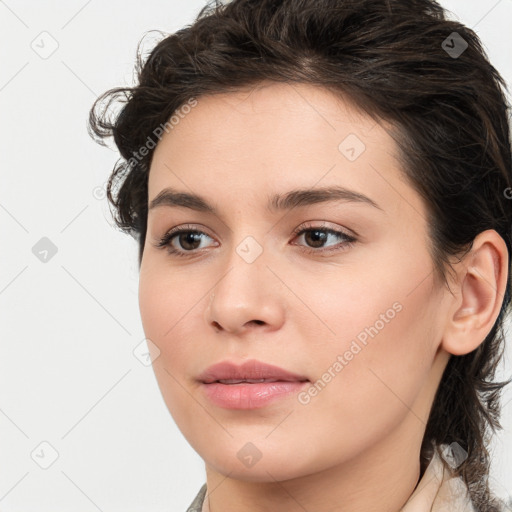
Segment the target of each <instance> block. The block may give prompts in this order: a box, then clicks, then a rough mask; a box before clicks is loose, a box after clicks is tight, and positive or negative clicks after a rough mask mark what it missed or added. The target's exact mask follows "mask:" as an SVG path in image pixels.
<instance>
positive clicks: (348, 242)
mask: <svg viewBox="0 0 512 512" xmlns="http://www.w3.org/2000/svg"><path fill="white" fill-rule="evenodd" d="M312 231H323V232H325V233H328V234H332V235H336V236H338V237H339V238H344V239H345V241H344V242H341V243H340V244H338V246H337V247H338V248H337V249H336V248H330V249H322V248H321V249H313V248H310V249H306V248H304V246H299V247H302V249H301V250H303V251H304V252H306V253H310V254H313V253H314V254H318V253H325V252H337V251H340V250H341V251H345V250H347V249H349V248H350V247H352V246H353V245H354V243H356V242H357V238H355V237H354V236H352V235H349V234H347V233H345V232H344V231H339V230H336V229H331V228H327V227H325V226H324V225H322V226H311V225H307V226H299V227H298V228H297V229H295V230H294V231H293V234H294V235H295V236H296V237H297V236H300V235H302V234H304V233H308V232H312ZM182 233H198V234H203V235H206V236H209V235H208V234H207V233H205V232H204V231H199V230H197V229H194V228H192V227H191V226H183V227H179V228H173V229H171V230H169V231H168V232H167V233H165V235H164V236H163V237H162V238H161V239H160V240H159V241H158V243H157V244H156V247H157V248H162V249H163V248H167V251H168V253H169V254H171V255H173V256H179V257H190V256H191V255H193V254H197V251H198V249H193V250H191V251H180V250H177V249H175V248H174V247H173V246H172V245H171V241H172V239H173V238H175V237H177V236H178V235H180V234H182ZM210 238H211V237H210ZM340 246H341V248H340ZM335 247H336V246H335Z"/></svg>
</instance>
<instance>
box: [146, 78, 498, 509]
mask: <svg viewBox="0 0 512 512" xmlns="http://www.w3.org/2000/svg"><path fill="white" fill-rule="evenodd" d="M388 128H389V127H387V126H386V125H385V124H384V123H376V122H375V121H374V120H372V119H371V118H369V117H368V116H366V115H364V114H362V113H360V112H358V111H357V110H355V108H354V107H353V106H351V104H350V103H348V102H346V101H344V100H342V99H340V98H339V97H335V96H334V95H333V94H331V93H330V92H328V91H325V90H323V89H320V88H318V87H314V86H310V85H305V84H300V85H298V84H294V85H289V84H277V83H263V84H260V85H259V86H258V87H253V88H251V89H247V90H244V91H240V92H236V93H234V92H230V93H226V94H220V95H212V96H203V97H200V98H198V104H197V106H195V107H194V108H193V109H191V111H190V113H188V114H187V115H186V116H184V118H183V119H181V120H180V122H179V124H177V125H176V126H174V128H173V129H172V130H171V131H169V133H165V134H164V136H163V137H162V139H161V141H160V142H159V143H158V145H157V147H156V149H155V153H154V155H153V160H152V165H151V169H150V174H149V182H148V186H149V191H148V200H149V201H151V200H152V199H154V198H155V197H156V196H157V195H158V193H159V192H160V191H161V190H162V189H164V188H166V187H173V188H175V189H178V190H179V191H183V192H193V193H196V194H199V195H201V196H202V197H204V198H205V199H206V200H207V201H208V202H209V203H211V204H213V205H214V206H215V207H216V208H217V210H218V214H217V215H215V214H212V213H206V212H198V211H195V210H193V209H190V208H186V207H175V206H174V207H169V206H161V207H158V208H155V209H153V210H150V211H149V214H148V230H147V237H146V240H145V250H144V255H143V259H142V262H141V267H140V281H139V283H140V284H139V304H140V311H141V318H142V323H143V327H144V331H145V334H146V337H147V338H149V339H150V340H151V341H152V343H153V344H154V346H153V347H151V346H150V349H151V350H152V351H153V357H155V360H154V362H153V368H154V371H155V375H156V378H157V381H158V384H159V387H160V389H161V392H162V396H163V398H164V400H165V403H166V405H167V407H168V409H169V411H170V413H171V414H172V417H173V418H174V420H175V422H176V424H177V426H178V428H179V429H180V430H181V432H182V433H183V435H184V436H185V438H186V439H187V441H188V442H189V443H190V445H191V446H192V447H193V448H194V449H195V450H196V451H197V453H198V454H199V455H200V456H201V457H202V459H203V460H204V461H205V468H206V480H207V486H208V492H209V494H208V495H207V499H206V500H205V503H204V506H203V511H208V510H211V511H215V512H217V511H220V510H222V511H223V512H234V511H237V512H256V511H267V510H282V511H303V510H315V512H327V511H329V512H334V511H343V512H356V511H365V512H371V511H379V512H395V511H398V510H399V509H400V508H401V507H402V506H403V505H404V504H405V502H406V501H407V500H408V498H409V496H410V495H411V494H412V492H413V490H414V488H415V486H416V485H417V483H418V480H419V478H420V476H421V474H420V462H419V455H420V445H421V441H422V438H423V434H424V429H425V425H426V422H427V419H428V415H429V411H430V408H431V406H432V402H433V399H434V395H435V391H436V389H437V387H438V385H439V382H440V379H441V376H442V373H443V370H444V368H445V366H446V364H447V362H448V360H449V358H450V356H451V355H452V354H453V355H460V354H464V353H468V352H470V351H472V350H474V349H475V348H476V347H477V346H478V345H479V344H480V343H481V342H482V341H483V340H484V338H485V336H486V334H487V333H488V332H489V331H490V329H491V327H492V325H493V324H494V321H495V320H496V318H497V316H498V313H499V309H500V306H501V299H502V297H503V292H504V289H505V283H506V277H507V250H506V246H505V243H504V241H503V240H502V239H501V237H499V235H498V234H497V233H496V232H495V231H492V230H488V231H485V232H483V233H481V234H480V235H479V236H478V237H477V239H476V240H475V244H474V247H473V250H472V251H471V253H469V255H468V256H467V257H466V258H465V259H464V260H463V261H462V262H460V263H458V264H457V265H456V266H455V269H456V276H455V278H454V279H453V280H452V285H451V291H452V293H450V291H449V290H448V289H447V288H446V287H444V286H443V285H441V284H440V282H439V281H438V280H436V279H435V277H434V276H435V275H434V273H433V263H432V261H431V258H430V255H429V252H428V246H427V243H428V237H427V224H426V220H425V219H426V218H427V217H426V204H425V203H424V201H423V199H422V197H420V196H419V195H418V194H417V193H416V192H415V191H414V190H413V188H411V187H410V185H409V184H408V183H407V182H406V181H405V180H404V179H403V176H402V173H401V170H400V166H399V163H398V159H397V153H396V151H397V149H396V146H395V143H394V141H393V139H392V138H391V136H390V135H389V133H388ZM348 134H355V135H357V137H358V138H359V139H360V140H361V141H363V143H364V145H365V146H366V149H365V151H364V152H363V153H362V154H361V155H360V156H359V157H358V158H357V159H356V160H354V161H350V160H348V159H347V158H346V157H345V155H344V154H343V153H342V152H341V151H340V150H339V149H338V146H339V145H340V143H341V142H342V141H343V140H344V139H345V138H346V137H347V135H348ZM328 185H341V186H344V187H347V188H350V189H352V190H355V191H357V192H360V193H362V194H365V195H367V196H369V197H370V198H371V199H372V200H373V201H375V202H376V203H377V204H378V205H379V206H380V208H381V209H378V208H374V207H372V206H370V205H367V204H364V203H356V202H346V201H334V202H324V203H319V204H314V205H309V206H303V207H300V208H295V209H292V210H289V211H286V212H285V211H279V212H275V213H271V212H269V211H268V210H267V209H266V202H267V196H268V195H270V194H273V193H285V192H288V191H289V190H292V189H295V188H303V187H304V188H317V187H322V186H328ZM306 223H307V224H306ZM183 225H191V227H192V229H197V230H199V231H202V232H204V233H205V234H203V235H200V237H202V238H200V239H199V240H200V241H201V243H200V245H199V242H198V243H197V244H196V245H195V246H193V247H199V248H197V249H195V250H194V251H193V255H190V254H187V255H186V256H185V257H179V256H173V255H171V254H169V253H168V251H167V249H166V248H165V247H164V248H158V247H156V245H157V243H158V241H159V240H160V238H161V237H163V236H164V235H165V233H166V232H167V231H168V230H169V229H171V228H173V227H175V226H183ZM304 225H305V227H307V228H310V229H311V228H312V227H319V228H320V227H322V225H324V229H325V228H327V229H329V228H330V229H336V230H341V231H345V232H347V233H349V234H352V235H354V233H357V241H356V242H354V244H353V245H352V246H349V247H347V246H346V245H345V246H344V245H343V242H344V238H343V237H341V238H339V237H337V236H335V235H331V236H329V237H328V238H326V239H325V241H324V243H323V245H322V243H317V244H316V245H315V239H312V238H311V236H308V235H307V233H306V234H301V235H299V236H297V235H294V229H296V228H298V227H301V226H304ZM247 236H251V237H253V238H254V239H255V240H256V241H257V242H258V244H259V245H260V246H261V248H262V249H263V252H262V253H261V254H260V255H259V256H258V257H257V258H256V259H255V261H254V262H252V263H248V262H247V261H245V260H244V259H243V258H242V257H240V256H239V254H238V253H237V251H236V249H237V247H238V246H239V245H240V244H241V242H242V241H243V240H244V239H245V238H246V237H247ZM181 241H182V245H180V239H179V237H175V238H174V242H173V245H174V247H176V248H177V249H178V250H181V252H186V251H187V249H188V250H189V253H190V247H191V246H190V244H189V245H184V241H183V238H182V239H181ZM193 247H192V248H193ZM322 249H323V250H324V252H323V253H321V251H322ZM326 249H327V251H326ZM329 249H330V251H329ZM308 250H309V251H310V252H307V251H308ZM314 251H316V252H314ZM397 303H398V304H399V305H400V306H401V309H400V311H399V312H396V314H395V315H394V317H393V318H392V319H391V320H389V321H388V322H386V323H385V324H384V327H383V328H381V329H380V330H379V331H378V334H377V335H375V336H374V337H373V338H369V339H368V342H367V344H366V345H365V346H364V347H363V348H362V350H360V351H359V352H358V353H357V355H355V356H354V357H353V358H352V359H351V360H350V361H348V362H347V364H346V365H344V366H343V369H342V370H341V371H339V372H338V373H336V372H334V373H335V374H336V376H335V377H334V378H332V379H331V381H330V382H329V383H327V385H326V386H325V387H324V388H323V389H322V390H321V392H319V393H318V394H317V395H316V396H314V397H311V400H310V401H309V402H308V403H307V404H304V403H300V401H299V400H298V397H297V396H296V395H291V396H289V397H286V398H284V399H280V400H277V401H275V402H273V403H271V404H269V405H267V406H265V407H263V408H260V409H253V410H242V411H241V410H227V409H223V408H221V407H218V406H216V405H215V404H213V403H211V402H210V401H209V400H208V399H207V398H206V397H205V395H204V394H203V392H202V390H201V386H200V384H199V382H197V380H196V379H197V377H198V375H199V374H200V373H201V372H202V371H204V370H205V369H206V368H207V367H208V366H210V365H212V364H214V363H217V362H219V361H222V360H226V359H228V360H231V361H235V362H242V361H244V360H246V359H253V358H255V359H259V360H262V361H265V362H268V363H271V364H275V365H277V366H281V367H283V368H285V369H287V370H289V371H292V372H295V373H299V374H302V375H305V376H307V377H308V378H309V379H310V380H311V382H312V383H314V382H317V381H318V379H321V378H322V375H323V374H324V373H325V372H326V371H327V370H328V369H329V368H330V367H331V368H332V366H333V363H335V361H336V360H337V357H338V355H343V354H344V353H345V352H346V351H347V350H348V349H349V348H350V346H351V343H352V341H353V340H354V339H356V337H357V336H358V334H360V333H361V332H362V331H364V329H365V328H366V327H369V326H373V325H375V324H376V321H377V320H379V318H381V316H380V315H381V314H386V311H388V310H390V308H391V309H393V304H397ZM248 442H251V443H252V444H253V445H255V446H256V447H257V449H258V450H259V452H260V454H261V458H260V459H259V460H258V461H257V462H256V463H255V464H254V465H252V466H251V467H246V466H245V465H244V464H242V463H241V461H240V459H239V458H238V457H237V453H238V451H239V450H240V449H242V447H244V446H245V445H246V443H248Z"/></svg>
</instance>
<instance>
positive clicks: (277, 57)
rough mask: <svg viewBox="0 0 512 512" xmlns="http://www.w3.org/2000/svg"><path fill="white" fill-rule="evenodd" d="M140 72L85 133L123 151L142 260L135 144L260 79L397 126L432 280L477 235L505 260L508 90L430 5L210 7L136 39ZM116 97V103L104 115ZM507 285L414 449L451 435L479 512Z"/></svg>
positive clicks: (450, 372)
mask: <svg viewBox="0 0 512 512" xmlns="http://www.w3.org/2000/svg"><path fill="white" fill-rule="evenodd" d="M454 32H456V34H454ZM456 44H457V46H456ZM466 45H467V47H466ZM451 48H452V49H453V48H455V49H456V50H458V51H457V52H454V51H451V50H450V49H451ZM136 70H137V75H138V84H137V85H135V86H133V87H118V88H115V89H111V90H109V91H107V92H105V93H104V94H103V95H101V96H100V97H99V98H98V99H97V100H96V102H95V103H94V105H93V107H92V108H91V112H90V119H89V123H90V126H89V131H90V134H91V136H93V137H94V138H95V139H96V140H97V142H99V143H100V144H104V142H103V140H104V139H105V138H107V137H110V136H113V138H114V141H115V144H116V146H117V148H118V150H119V152H120V154H121V156H122V158H121V159H120V160H119V161H118V162H117V163H116V165H115V167H114V169H113V171H112V173H111V176H110V179H109V182H108V187H107V197H108V200H109V202H110V204H111V205H112V206H113V207H114V208H115V221H116V224H117V225H118V226H119V228H121V229H122V230H123V231H125V232H127V233H130V234H131V235H132V236H134V237H136V238H137V239H138V240H139V247H140V250H139V265H140V262H141V260H142V254H143V251H144V240H145V236H146V228H147V207H148V189H147V182H148V173H149V168H150V164H151V158H152V155H153V149H149V151H143V152H142V153H145V154H144V155H143V156H141V151H140V150H141V148H143V147H146V148H149V144H148V141H149V140H150V139H151V140H152V141H153V145H152V148H154V146H155V145H156V143H155V141H154V139H153V136H156V135H157V134H159V133H161V132H162V129H161V127H162V126H164V125H165V123H166V122H168V120H169V119H171V117H172V116H173V114H174V113H175V112H177V110H178V109H179V108H180V107H182V106H183V105H186V104H187V102H188V101H190V100H191V98H198V97H200V96H201V95H204V94H215V93H225V92H229V91H235V90H240V89H241V88H245V87H250V86H256V85H257V84H258V83H260V82H263V81H267V80H271V81H276V82H288V83H292V82H303V83H309V84H314V85H318V86H320V87H324V88H326V89H328V90H330V91H332V92H334V93H336V94H338V95H340V96H343V98H349V99H350V100H351V101H352V102H353V104H354V106H356V107H358V108H361V109H362V110H363V111H365V112H366V113H367V114H369V115H370V116H372V117H373V118H374V119H376V120H385V121H387V122H388V123H389V124H390V125H391V126H392V127H393V130H392V136H393V137H394V139H395V141H396V143H397V146H398V147H399V149H400V155H401V164H402V167H403V172H404V175H405V176H406V178H407V179H408V181H409V183H410V184H411V186H412V187H413V188H414V189H415V190H416V191H417V192H418V193H419V194H420V195H421V196H422V197H423V198H424V200H425V202H426V204H427V207H428V213H429V218H428V223H429V230H430V233H429V234H430V241H431V246H430V251H431V255H432V261H433V262H434V265H435V276H436V277H437V278H440V279H442V280H443V281H444V283H445V284H446V285H448V280H447V278H446V276H447V274H446V272H447V271H448V270H450V269H451V263H450V259H451V257H453V256H454V257H456V258H460V257H462V256H463V255H464V254H465V253H466V252H467V251H469V250H470V249H471V247H472V243H473V240H474V238H475V237H476V236H477V235H478V234H479V233H480V232H482V231H484V230H487V229H494V230H496V231H497V232H498V233H499V234H500V236H501V237H502V238H503V239H504V241H505V243H506V246H507V249H508V255H509V262H510V254H511V252H512V207H511V206H512V203H511V200H510V198H507V196H510V194H509V193H508V192H507V191H509V192H512V189H511V188H510V187H512V175H511V174H512V163H511V144H510V133H509V125H508V110H509V108H510V107H509V105H508V103H507V100H506V97H505V92H504V91H505V89H506V85H505V82H504V80H503V79H502V77H501V76H500V74H499V73H498V72H497V70H496V69H495V68H494V67H493V66H492V65H491V64H490V63H489V61H488V58H487V56H486V54H485V52H484V50H483V48H482V45H481V43H480V41H479V39H478V37H477V35H476V34H475V33H474V32H473V31H472V30H471V29H469V28H466V27H465V26H464V25H462V24H461V23H458V22H455V21H451V20H449V19H447V17H446V15H445V11H444V9H443V8H442V7H441V6H440V5H439V4H437V2H435V1H434V0H233V1H231V2H230V3H226V4H222V3H219V2H218V1H215V2H210V3H209V4H207V5H206V6H205V7H204V8H203V9H202V10H201V12H200V13H199V15H198V16H197V19H196V20H195V21H194V23H193V24H191V25H189V26H187V27H185V28H183V29H181V30H179V31H177V32H176V33H174V34H171V35H168V36H166V37H164V38H163V39H162V40H161V41H160V42H158V44H156V46H155V47H154V48H153V50H152V51H151V52H150V54H149V56H148V57H147V59H146V60H145V61H144V58H143V57H142V56H141V52H140V45H139V48H138V50H137V64H136ZM118 102H120V103H121V104H122V109H121V110H120V112H119V114H118V115H116V116H114V118H111V116H109V115H108V114H109V111H110V109H111V107H112V106H113V105H114V104H116V103H118ZM159 127H160V131H158V130H159ZM156 138H158V137H156ZM510 281H511V278H510V271H509V273H508V279H507V286H506V292H505V295H504V297H503V303H502V307H501V311H500V314H499V316H498V319H497V320H496V322H495V325H494V326H493V328H492V330H491V331H490V332H489V334H488V336H487V337H486V338H485V340H484V341H483V343H482V344H481V345H480V346H479V347H478V348H477V349H476V350H474V351H473V352H471V353H469V354H467V355H463V356H452V357H451V358H450V361H449V363H448V366H447V367H446V370H445V372H444V375H443V378H442V381H441V384H440V386H439V388H438V390H437V394H436V397H435V400H434V403H433V406H432V410H431V414H430V417H429V420H428V423H427V425H426V430H425V434H424V439H423V444H422V447H421V462H422V474H423V471H424V469H425V466H426V464H427V463H428V460H430V458H431V456H432V451H431V448H432V445H439V444H441V443H447V444H451V443H454V442H456V443H458V444H459V445H460V446H461V447H462V448H463V449H464V450H465V451H466V452H467V458H466V459H465V460H464V461H463V463H462V464H461V465H460V466H459V467H457V469H456V474H460V475H461V476H462V477H463V479H464V481H465V483H466V484H467V485H468V488H469V490H470V495H471V498H472V501H473V503H474V505H475V507H476V508H477V510H479V511H484V512H491V511H496V510H499V505H498V501H497V500H496V499H495V498H493V497H492V494H491V491H490V489H489V485H488V480H487V479H488V476H489V466H490V460H489V452H488V449H487V446H488V443H489V441H490V436H491V434H490V431H489V429H492V430H493V431H494V432H496V430H497V429H501V428H502V427H501V425H500V423H499V417H500V394H501V390H502V388H503V387H504V386H505V385H506V384H508V383H509V382H510V380H508V381H506V382H494V376H495V372H496V369H497V367H498V365H499V363H500V361H501V358H502V355H503V350H504V341H505V333H504V330H503V327H504V319H505V315H506V314H507V312H508V310H509V308H510V301H511V282H510ZM511 380H512V379H511ZM443 462H444V463H445V464H447V462H446V461H443Z"/></svg>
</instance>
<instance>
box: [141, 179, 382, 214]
mask: <svg viewBox="0 0 512 512" xmlns="http://www.w3.org/2000/svg"><path fill="white" fill-rule="evenodd" d="M332 201H342V202H352V203H362V204H367V205H370V206H372V207H374V208H377V209H379V210H382V211H384V210H383V209H382V208H381V207H380V206H379V205H378V204H377V203H376V202H375V201H374V200H373V199H370V198H369V197H367V196H365V195H364V194H361V193H360V192H356V191H354V190H350V189H347V188H344V187H341V186H331V187H323V188H309V189H296V190H291V191H290V192H287V193H286V194H274V195H273V196H270V198H269V200H268V203H267V209H268V210H269V211H270V212H278V211H283V210H291V209H293V208H298V207H301V206H308V205H313V204H317V203H325V202H332ZM160 206H169V207H178V206H181V207H184V208H190V209H192V210H197V211H200V212H208V213H212V214H214V215H217V214H218V212H217V210H216V209H215V207H214V206H213V205H211V204H210V203H208V201H206V200H205V199H204V198H203V197H201V196H200V195H197V194H190V193H188V192H179V191H177V190H174V189H172V188H164V189H163V190H161V191H160V193H159V194H158V195H157V196H156V197H155V198H154V199H153V200H152V201H151V202H150V204H149V210H153V209H154V208H157V207H160Z"/></svg>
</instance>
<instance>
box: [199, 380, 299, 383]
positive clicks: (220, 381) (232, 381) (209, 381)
mask: <svg viewBox="0 0 512 512" xmlns="http://www.w3.org/2000/svg"><path fill="white" fill-rule="evenodd" d="M216 382H218V383H220V384H261V383H262V382H309V381H308V379H303V380H295V379H293V380H284V379H218V380H211V379H210V380H207V381H204V382H203V384H214V383H216Z"/></svg>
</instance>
